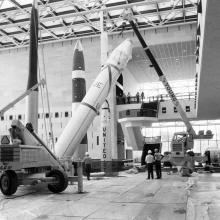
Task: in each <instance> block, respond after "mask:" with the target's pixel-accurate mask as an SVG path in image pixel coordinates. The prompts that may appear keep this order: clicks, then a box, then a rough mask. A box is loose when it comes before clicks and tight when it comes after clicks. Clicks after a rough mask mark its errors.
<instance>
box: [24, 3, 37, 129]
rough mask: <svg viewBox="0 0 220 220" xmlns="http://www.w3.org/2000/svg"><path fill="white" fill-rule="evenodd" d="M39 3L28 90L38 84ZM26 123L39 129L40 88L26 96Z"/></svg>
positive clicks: (33, 19)
mask: <svg viewBox="0 0 220 220" xmlns="http://www.w3.org/2000/svg"><path fill="white" fill-rule="evenodd" d="M37 50H38V4H37V0H34V1H33V6H32V9H31V19H30V50H29V75H28V84H27V90H28V89H30V88H31V87H33V86H34V85H36V84H37V83H38V82H37V73H38V72H37V71H38V51H37ZM25 116H26V117H25V123H31V124H32V126H33V129H34V131H35V132H37V129H38V88H36V89H35V90H34V91H33V92H32V93H31V94H29V95H28V96H27V98H26V115H25Z"/></svg>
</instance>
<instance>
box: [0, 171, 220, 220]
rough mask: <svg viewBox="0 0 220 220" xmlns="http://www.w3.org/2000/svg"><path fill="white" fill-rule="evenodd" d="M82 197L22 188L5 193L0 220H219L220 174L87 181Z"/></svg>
mask: <svg viewBox="0 0 220 220" xmlns="http://www.w3.org/2000/svg"><path fill="white" fill-rule="evenodd" d="M84 191H85V193H83V194H78V193H77V185H70V186H68V188H67V189H66V191H65V192H63V193H61V194H52V193H50V192H49V191H48V190H47V189H46V187H42V186H35V187H27V186H26V187H19V189H18V191H17V192H16V194H15V195H13V196H11V197H5V196H3V195H2V194H0V220H6V219H10V220H11V219H12V220H17V219H20V220H26V219H28V220H29V219H46V220H47V219H51V220H58V219H61V220H63V219H69V220H72V219H73V220H80V219H86V220H92V219H93V220H95V219H99V220H102V219H109V220H110V219H111V220H116V219H120V220H130V219H133V220H186V219H187V220H201V219H205V220H208V219H210V220H212V219H213V220H217V219H220V217H219V216H220V174H199V175H197V176H195V177H191V178H186V177H180V176H178V175H175V174H173V175H166V174H163V179H161V180H156V179H155V180H146V173H139V174H126V173H120V175H119V176H118V177H111V178H99V179H97V178H94V179H92V180H91V181H87V180H85V181H84Z"/></svg>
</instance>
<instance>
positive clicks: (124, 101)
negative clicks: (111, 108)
mask: <svg viewBox="0 0 220 220" xmlns="http://www.w3.org/2000/svg"><path fill="white" fill-rule="evenodd" d="M122 103H123V104H126V95H125V94H124V93H123V95H122Z"/></svg>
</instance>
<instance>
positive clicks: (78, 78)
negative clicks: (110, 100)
mask: <svg viewBox="0 0 220 220" xmlns="http://www.w3.org/2000/svg"><path fill="white" fill-rule="evenodd" d="M85 94H86V81H85V63H84V55H83V48H82V44H81V42H80V40H78V41H77V42H76V46H75V48H74V52H73V71H72V115H74V114H75V112H76V109H77V108H78V106H79V105H80V102H81V101H82V100H83V98H84V96H85ZM86 151H87V135H85V136H84V138H83V139H82V141H81V143H80V144H79V147H78V148H77V149H76V151H75V152H74V155H73V158H74V159H80V160H82V159H83V157H84V156H85V152H86Z"/></svg>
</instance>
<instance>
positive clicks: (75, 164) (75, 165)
mask: <svg viewBox="0 0 220 220" xmlns="http://www.w3.org/2000/svg"><path fill="white" fill-rule="evenodd" d="M72 165H73V169H74V174H73V175H74V176H78V173H77V161H76V159H75V158H74V159H73V160H72Z"/></svg>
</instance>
